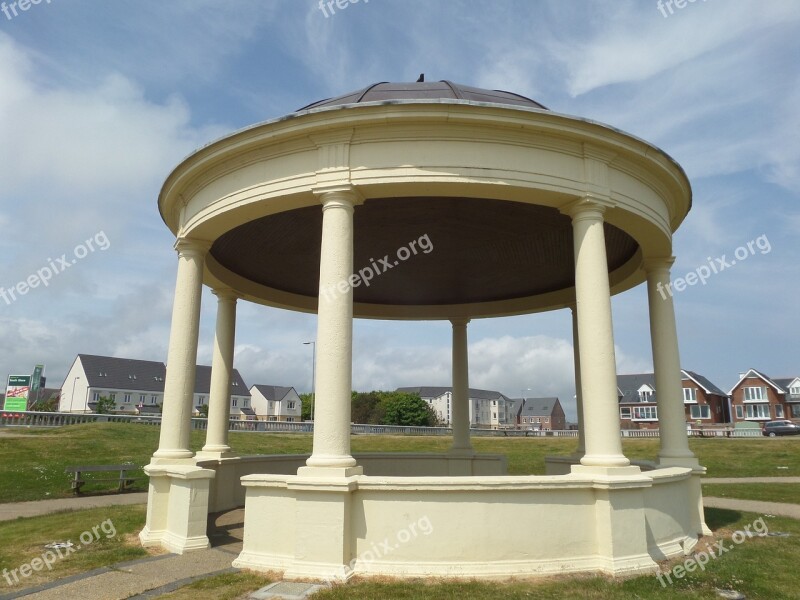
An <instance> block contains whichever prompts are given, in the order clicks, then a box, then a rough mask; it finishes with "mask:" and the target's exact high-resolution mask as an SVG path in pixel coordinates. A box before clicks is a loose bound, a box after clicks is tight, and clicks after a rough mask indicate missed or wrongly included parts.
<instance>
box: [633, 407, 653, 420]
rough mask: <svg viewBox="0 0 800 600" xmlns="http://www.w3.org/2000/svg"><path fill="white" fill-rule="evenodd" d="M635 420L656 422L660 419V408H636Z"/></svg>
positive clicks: (634, 412) (634, 411)
mask: <svg viewBox="0 0 800 600" xmlns="http://www.w3.org/2000/svg"><path fill="white" fill-rule="evenodd" d="M633 418H634V420H636V421H655V420H657V419H658V407H656V406H636V407H634V409H633Z"/></svg>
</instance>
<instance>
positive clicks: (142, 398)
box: [139, 394, 146, 404]
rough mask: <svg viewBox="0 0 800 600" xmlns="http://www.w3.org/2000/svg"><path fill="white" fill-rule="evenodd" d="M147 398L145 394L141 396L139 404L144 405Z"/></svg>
mask: <svg viewBox="0 0 800 600" xmlns="http://www.w3.org/2000/svg"><path fill="white" fill-rule="evenodd" d="M145 398H146V396H145V394H139V404H144V401H145Z"/></svg>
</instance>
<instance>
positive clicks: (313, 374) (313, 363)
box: [303, 342, 317, 423]
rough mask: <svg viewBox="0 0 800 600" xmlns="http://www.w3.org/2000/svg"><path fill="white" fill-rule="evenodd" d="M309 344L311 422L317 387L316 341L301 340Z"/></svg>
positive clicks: (306, 344)
mask: <svg viewBox="0 0 800 600" xmlns="http://www.w3.org/2000/svg"><path fill="white" fill-rule="evenodd" d="M303 345H304V346H308V345H311V422H312V423H313V422H314V392H315V390H316V387H317V342H303Z"/></svg>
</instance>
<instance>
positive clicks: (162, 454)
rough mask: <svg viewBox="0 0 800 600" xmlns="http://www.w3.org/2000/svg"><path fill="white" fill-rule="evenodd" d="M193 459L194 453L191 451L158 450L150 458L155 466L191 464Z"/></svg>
mask: <svg viewBox="0 0 800 600" xmlns="http://www.w3.org/2000/svg"><path fill="white" fill-rule="evenodd" d="M193 457H194V452H192V451H191V450H182V449H173V450H156V451H155V452H154V453H153V456H152V457H151V458H150V463H151V464H154V465H156V464H158V465H166V464H173V465H174V464H182V463H185V462H190V461H191V460H192V458H193Z"/></svg>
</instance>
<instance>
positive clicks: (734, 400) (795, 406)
mask: <svg viewBox="0 0 800 600" xmlns="http://www.w3.org/2000/svg"><path fill="white" fill-rule="evenodd" d="M729 394H730V396H731V404H732V410H733V418H734V423H742V422H745V421H755V422H762V423H763V422H764V421H770V420H773V419H800V377H782V378H776V379H772V378H770V377H767V376H766V375H764V374H763V373H761V372H760V371H756V370H755V369H750V370H749V371H747V372H746V373H740V374H739V381H738V382H737V383H736V385H734V386H733V388H731V391H730V392H729Z"/></svg>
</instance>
